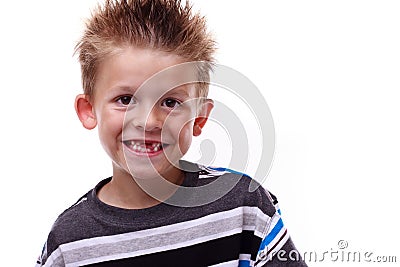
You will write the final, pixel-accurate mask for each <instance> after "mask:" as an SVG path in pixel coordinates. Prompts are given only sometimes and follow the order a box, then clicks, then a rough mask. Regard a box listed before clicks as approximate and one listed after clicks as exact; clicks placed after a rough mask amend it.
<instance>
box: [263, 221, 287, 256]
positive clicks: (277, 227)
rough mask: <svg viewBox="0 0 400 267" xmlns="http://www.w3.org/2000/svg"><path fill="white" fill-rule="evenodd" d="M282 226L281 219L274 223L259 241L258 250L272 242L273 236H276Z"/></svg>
mask: <svg viewBox="0 0 400 267" xmlns="http://www.w3.org/2000/svg"><path fill="white" fill-rule="evenodd" d="M282 228H283V221H282V219H279V221H278V222H277V223H276V224H275V226H274V228H273V229H272V231H271V232H270V233H269V234H268V235H267V236H266V237H265V238H264V240H263V241H262V242H261V245H260V248H259V250H258V251H260V250H263V249H265V248H266V247H267V246H268V245H269V244H270V243H271V242H272V240H274V239H275V237H276V236H277V234H278V233H279V232H280V230H281V229H282Z"/></svg>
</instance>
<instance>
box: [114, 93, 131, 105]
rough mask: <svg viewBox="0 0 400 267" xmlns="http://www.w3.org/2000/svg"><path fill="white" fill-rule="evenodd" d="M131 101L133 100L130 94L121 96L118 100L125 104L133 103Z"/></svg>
mask: <svg viewBox="0 0 400 267" xmlns="http://www.w3.org/2000/svg"><path fill="white" fill-rule="evenodd" d="M131 101H132V96H129V95H124V96H120V97H119V98H118V99H117V102H118V103H120V104H121V105H124V106H128V105H129V104H130V103H131Z"/></svg>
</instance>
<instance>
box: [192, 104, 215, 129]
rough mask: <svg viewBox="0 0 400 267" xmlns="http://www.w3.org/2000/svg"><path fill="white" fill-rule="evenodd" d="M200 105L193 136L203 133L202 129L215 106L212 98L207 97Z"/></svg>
mask: <svg viewBox="0 0 400 267" xmlns="http://www.w3.org/2000/svg"><path fill="white" fill-rule="evenodd" d="M200 105H201V106H200V110H199V114H198V115H197V118H196V119H194V125H193V136H199V135H200V134H201V130H202V129H203V127H204V125H206V122H207V119H208V116H210V112H211V110H212V109H213V107H214V102H213V101H212V100H211V99H205V100H204V101H203V102H202V103H201V104H200Z"/></svg>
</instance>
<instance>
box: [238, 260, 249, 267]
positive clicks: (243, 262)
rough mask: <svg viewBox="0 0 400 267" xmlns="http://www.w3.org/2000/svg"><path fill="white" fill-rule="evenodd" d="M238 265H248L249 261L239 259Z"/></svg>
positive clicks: (243, 266)
mask: <svg viewBox="0 0 400 267" xmlns="http://www.w3.org/2000/svg"><path fill="white" fill-rule="evenodd" d="M238 267H250V261H248V260H239V266H238Z"/></svg>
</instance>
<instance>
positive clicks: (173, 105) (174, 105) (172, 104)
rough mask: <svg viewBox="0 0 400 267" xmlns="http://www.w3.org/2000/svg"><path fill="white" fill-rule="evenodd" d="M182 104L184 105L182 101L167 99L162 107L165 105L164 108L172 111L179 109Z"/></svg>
mask: <svg viewBox="0 0 400 267" xmlns="http://www.w3.org/2000/svg"><path fill="white" fill-rule="evenodd" d="M181 104H182V103H181V102H180V101H178V100H176V99H173V98H167V99H165V100H164V101H163V102H162V105H163V106H165V107H167V108H170V109H174V108H177V107H179V106H180V105H181Z"/></svg>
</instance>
